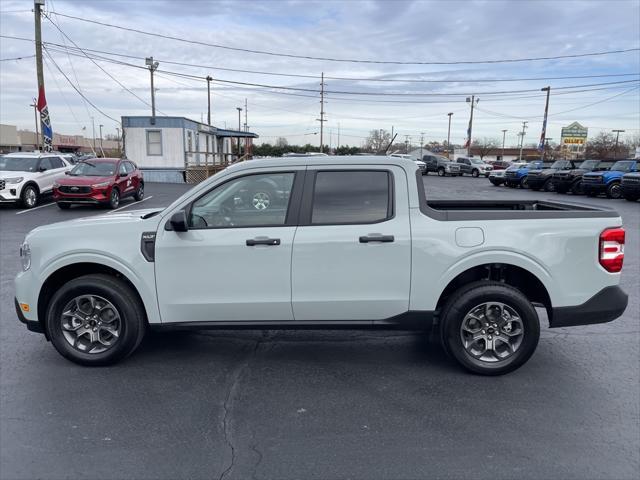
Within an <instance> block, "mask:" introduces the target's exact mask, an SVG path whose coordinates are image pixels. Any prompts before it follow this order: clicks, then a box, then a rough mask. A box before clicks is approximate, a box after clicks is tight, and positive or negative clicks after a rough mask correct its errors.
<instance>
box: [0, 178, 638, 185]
mask: <svg viewBox="0 0 640 480" xmlns="http://www.w3.org/2000/svg"><path fill="white" fill-rule="evenodd" d="M622 183H625V184H628V185H629V184H632V185H636V184H638V183H640V178H635V177H630V178H623V179H622ZM0 185H1V184H0Z"/></svg>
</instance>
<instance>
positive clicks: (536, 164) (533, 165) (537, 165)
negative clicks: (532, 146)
mask: <svg viewBox="0 0 640 480" xmlns="http://www.w3.org/2000/svg"><path fill="white" fill-rule="evenodd" d="M541 166H542V165H541V164H540V162H529V163H527V164H526V165H525V167H527V168H540V167H541Z"/></svg>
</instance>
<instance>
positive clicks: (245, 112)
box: [244, 98, 249, 132]
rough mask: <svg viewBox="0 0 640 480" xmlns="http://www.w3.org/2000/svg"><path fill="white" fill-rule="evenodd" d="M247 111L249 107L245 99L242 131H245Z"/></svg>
mask: <svg viewBox="0 0 640 480" xmlns="http://www.w3.org/2000/svg"><path fill="white" fill-rule="evenodd" d="M248 111H249V106H248V105H247V99H246V98H245V99H244V131H245V132H246V131H247V127H248V125H247V114H248V113H247V112H248Z"/></svg>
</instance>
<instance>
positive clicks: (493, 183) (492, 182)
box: [489, 180, 500, 187]
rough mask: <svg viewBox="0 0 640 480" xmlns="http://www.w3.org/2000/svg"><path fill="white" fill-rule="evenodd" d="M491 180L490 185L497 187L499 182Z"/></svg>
mask: <svg viewBox="0 0 640 480" xmlns="http://www.w3.org/2000/svg"><path fill="white" fill-rule="evenodd" d="M489 181H490V182H491V185H493V186H495V187H499V186H500V183H498V182H494V181H493V180H489Z"/></svg>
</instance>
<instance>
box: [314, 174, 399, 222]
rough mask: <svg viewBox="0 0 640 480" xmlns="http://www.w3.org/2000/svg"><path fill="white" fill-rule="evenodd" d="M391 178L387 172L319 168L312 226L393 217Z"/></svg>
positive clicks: (371, 220)
mask: <svg viewBox="0 0 640 480" xmlns="http://www.w3.org/2000/svg"><path fill="white" fill-rule="evenodd" d="M391 181H392V177H391V174H390V173H389V172H386V171H368V170H359V171H336V172H327V171H320V172H318V173H317V174H316V181H315V189H314V193H313V207H312V212H311V224H312V225H327V224H331V225H335V224H358V223H376V222H381V221H383V220H386V219H388V218H391V217H392V216H393V201H392V196H391V190H392V189H391Z"/></svg>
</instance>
